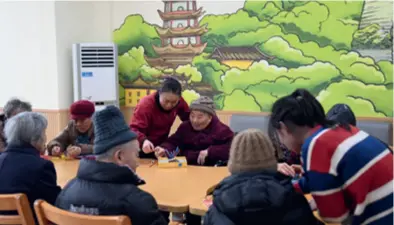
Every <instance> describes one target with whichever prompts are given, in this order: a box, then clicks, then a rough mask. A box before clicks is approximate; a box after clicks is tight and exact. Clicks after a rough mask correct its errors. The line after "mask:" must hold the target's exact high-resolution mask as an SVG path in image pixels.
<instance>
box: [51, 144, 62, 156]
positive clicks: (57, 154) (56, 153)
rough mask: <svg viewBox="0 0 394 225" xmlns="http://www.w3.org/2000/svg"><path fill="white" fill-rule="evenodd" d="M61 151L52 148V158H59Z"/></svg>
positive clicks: (54, 147) (57, 147)
mask: <svg viewBox="0 0 394 225" xmlns="http://www.w3.org/2000/svg"><path fill="white" fill-rule="evenodd" d="M61 154H62V151H61V150H60V147H59V146H53V148H52V156H60V155H61Z"/></svg>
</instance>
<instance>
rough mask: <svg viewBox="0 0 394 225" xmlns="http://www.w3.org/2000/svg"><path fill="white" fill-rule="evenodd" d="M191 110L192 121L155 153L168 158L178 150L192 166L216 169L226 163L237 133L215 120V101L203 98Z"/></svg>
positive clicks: (182, 126) (196, 101)
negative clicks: (220, 164) (216, 166)
mask: <svg viewBox="0 0 394 225" xmlns="http://www.w3.org/2000/svg"><path fill="white" fill-rule="evenodd" d="M190 110H191V112H190V118H189V121H185V122H183V123H182V124H181V125H180V126H179V128H178V130H177V131H176V132H175V133H174V134H173V135H171V136H170V137H169V138H168V139H167V141H165V142H164V143H163V144H161V145H160V146H159V147H157V148H156V149H155V151H156V155H157V156H165V155H166V151H169V152H173V151H175V149H176V148H177V147H178V148H179V149H180V153H181V155H183V156H186V159H187V163H188V164H190V165H205V166H214V165H215V164H216V163H218V162H219V161H227V160H228V155H229V150H230V144H231V141H232V139H233V136H234V133H233V132H232V131H231V130H230V128H229V127H228V126H227V125H225V124H223V123H222V122H220V120H219V119H218V117H217V116H216V113H215V107H214V103H213V101H212V99H210V98H208V97H205V96H202V97H200V98H198V99H197V100H195V101H193V102H192V103H191V105H190Z"/></svg>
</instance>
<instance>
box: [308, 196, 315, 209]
mask: <svg viewBox="0 0 394 225" xmlns="http://www.w3.org/2000/svg"><path fill="white" fill-rule="evenodd" d="M308 203H309V207H311V210H312V211H315V210H317V206H316V201H315V199H313V198H312V199H311V200H309V202H308Z"/></svg>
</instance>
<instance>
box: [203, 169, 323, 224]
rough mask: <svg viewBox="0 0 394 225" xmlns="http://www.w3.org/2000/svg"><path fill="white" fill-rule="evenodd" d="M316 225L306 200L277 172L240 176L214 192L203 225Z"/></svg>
mask: <svg viewBox="0 0 394 225" xmlns="http://www.w3.org/2000/svg"><path fill="white" fill-rule="evenodd" d="M213 224H215V225H222V224H223V225H224V224H225V225H241V224H245V225H253V224H256V225H317V224H322V223H321V222H319V221H318V220H317V219H316V218H315V217H314V215H313V213H312V211H311V209H310V207H309V204H308V202H307V200H306V199H305V197H304V196H303V195H301V194H298V193H296V192H295V191H294V189H293V187H292V183H291V179H290V178H288V177H285V176H282V175H280V174H277V173H276V172H269V171H265V172H258V173H257V172H250V173H239V174H235V175H232V176H229V177H227V178H225V179H224V180H223V181H222V182H221V183H220V184H219V185H218V186H217V187H216V189H215V191H214V192H213V204H212V206H211V207H210V208H209V210H208V212H207V214H206V216H205V218H204V225H213Z"/></svg>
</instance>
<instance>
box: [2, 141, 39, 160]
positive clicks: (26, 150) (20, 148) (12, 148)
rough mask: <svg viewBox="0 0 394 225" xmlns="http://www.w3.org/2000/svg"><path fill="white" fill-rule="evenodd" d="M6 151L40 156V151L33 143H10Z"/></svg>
mask: <svg viewBox="0 0 394 225" xmlns="http://www.w3.org/2000/svg"><path fill="white" fill-rule="evenodd" d="M6 152H15V153H22V154H29V155H36V156H38V157H39V156H40V152H39V151H38V150H37V149H36V148H35V147H33V146H32V145H31V144H23V145H8V146H7V148H6Z"/></svg>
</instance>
